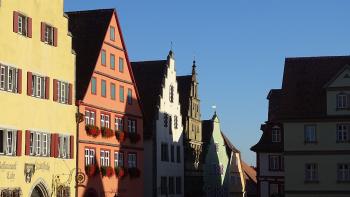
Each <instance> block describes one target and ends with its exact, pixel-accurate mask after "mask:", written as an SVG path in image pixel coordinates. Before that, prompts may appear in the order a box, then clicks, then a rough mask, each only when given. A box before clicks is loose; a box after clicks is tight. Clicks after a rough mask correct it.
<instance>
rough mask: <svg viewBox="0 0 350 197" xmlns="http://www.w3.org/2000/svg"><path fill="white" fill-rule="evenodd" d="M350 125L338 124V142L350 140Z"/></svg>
mask: <svg viewBox="0 0 350 197" xmlns="http://www.w3.org/2000/svg"><path fill="white" fill-rule="evenodd" d="M349 127H350V126H349V125H348V124H338V125H337V142H348V141H349V133H350V132H349Z"/></svg>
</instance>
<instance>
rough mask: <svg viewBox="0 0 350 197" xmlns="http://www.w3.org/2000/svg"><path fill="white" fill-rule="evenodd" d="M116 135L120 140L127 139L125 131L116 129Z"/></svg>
mask: <svg viewBox="0 0 350 197" xmlns="http://www.w3.org/2000/svg"><path fill="white" fill-rule="evenodd" d="M115 136H116V138H117V139H118V141H119V142H124V141H125V132H124V131H116V132H115Z"/></svg>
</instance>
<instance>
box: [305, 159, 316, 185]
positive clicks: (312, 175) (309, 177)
mask: <svg viewBox="0 0 350 197" xmlns="http://www.w3.org/2000/svg"><path fill="white" fill-rule="evenodd" d="M317 180H318V166H317V164H315V163H308V164H306V165H305V181H317Z"/></svg>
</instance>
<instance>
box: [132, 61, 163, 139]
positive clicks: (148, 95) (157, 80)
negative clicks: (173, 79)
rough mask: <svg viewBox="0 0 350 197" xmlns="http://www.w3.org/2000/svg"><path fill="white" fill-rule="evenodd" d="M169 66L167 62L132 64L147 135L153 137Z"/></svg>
mask: <svg viewBox="0 0 350 197" xmlns="http://www.w3.org/2000/svg"><path fill="white" fill-rule="evenodd" d="M167 65H168V62H167V60H156V61H143V62H132V63H131V67H132V70H133V73H134V77H135V80H136V83H137V88H138V92H139V95H140V99H141V106H142V109H143V113H144V121H143V123H144V134H145V135H151V134H152V131H153V125H152V124H153V119H154V118H155V112H156V111H157V109H158V107H159V101H160V97H161V94H162V87H163V82H164V78H165V75H166V72H167Z"/></svg>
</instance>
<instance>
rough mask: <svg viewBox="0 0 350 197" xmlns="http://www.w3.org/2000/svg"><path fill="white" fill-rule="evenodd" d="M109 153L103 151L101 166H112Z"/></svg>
mask: <svg viewBox="0 0 350 197" xmlns="http://www.w3.org/2000/svg"><path fill="white" fill-rule="evenodd" d="M109 153H110V152H109V151H108V150H101V152H100V159H101V166H110V164H109V161H110V160H109Z"/></svg>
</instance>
